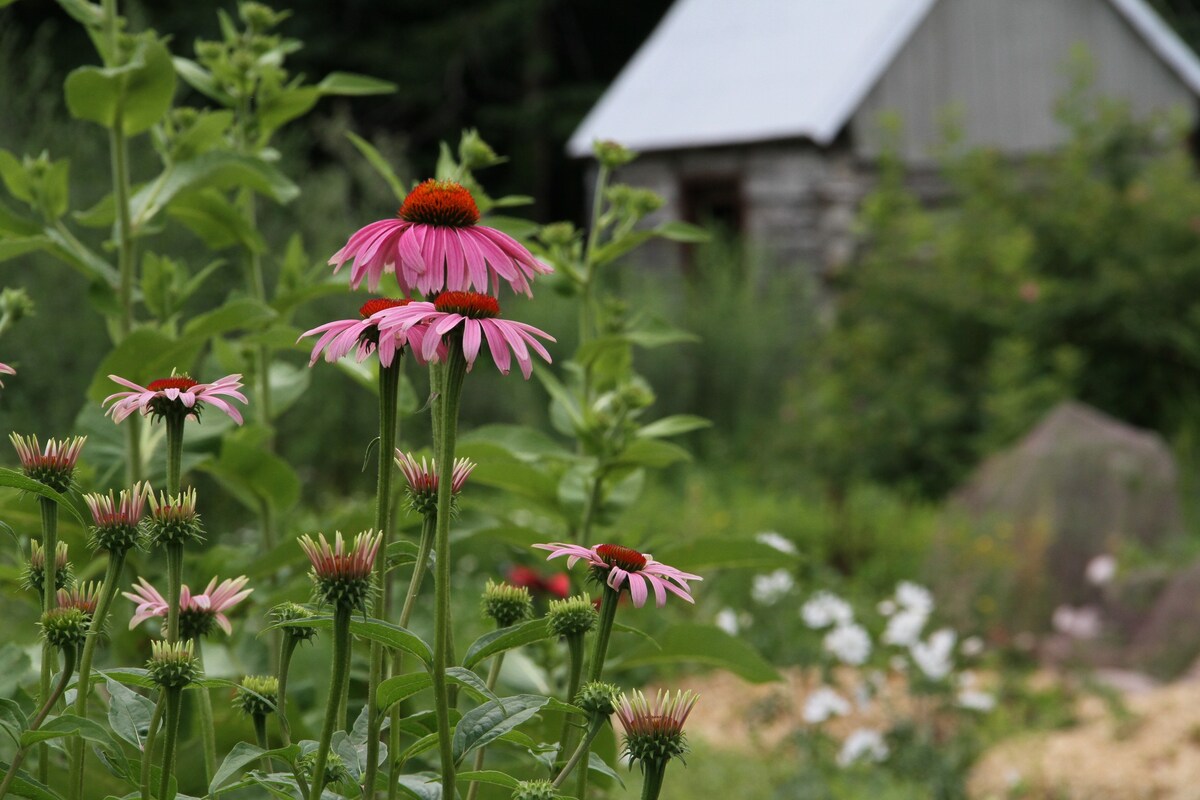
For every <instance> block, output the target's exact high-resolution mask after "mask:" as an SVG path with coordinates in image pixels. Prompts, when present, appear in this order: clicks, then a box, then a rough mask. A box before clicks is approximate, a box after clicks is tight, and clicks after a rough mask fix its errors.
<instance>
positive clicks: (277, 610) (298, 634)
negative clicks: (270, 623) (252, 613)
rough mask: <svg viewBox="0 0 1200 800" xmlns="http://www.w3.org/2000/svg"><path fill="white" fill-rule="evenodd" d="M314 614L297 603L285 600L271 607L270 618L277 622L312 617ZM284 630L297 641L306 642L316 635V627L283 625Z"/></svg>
mask: <svg viewBox="0 0 1200 800" xmlns="http://www.w3.org/2000/svg"><path fill="white" fill-rule="evenodd" d="M314 616H316V615H315V614H313V612H312V611H310V610H308V609H307V608H305V607H304V606H302V605H299V604H298V603H292V602H286V603H280V604H279V605H277V606H275V607H274V608H272V609H271V619H273V620H275V622H276V623H279V622H291V621H293V620H298V619H312V618H313V617H314ZM283 630H284V632H285V633H286V634H287V635H288V636H290V637H292V638H293V639H295V640H296V641H298V642H307V641H309V640H310V639H312V638H313V637H314V636H316V635H317V629H316V628H304V627H300V626H299V625H297V626H294V627H293V626H288V627H285V628H284V629H283Z"/></svg>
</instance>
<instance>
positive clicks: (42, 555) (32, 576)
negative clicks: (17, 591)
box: [21, 541, 75, 595]
mask: <svg viewBox="0 0 1200 800" xmlns="http://www.w3.org/2000/svg"><path fill="white" fill-rule="evenodd" d="M54 553H55V555H54V588H55V590H58V589H66V588H68V587H70V586H71V584H73V583H74V582H75V576H74V575H72V574H71V562H70V561H67V543H66V542H58V544H57V545H56V546H55V548H54ZM21 586H22V587H24V588H26V589H29V590H30V591H32V592H35V593H37V594H39V595H40V594H41V593H42V590H43V588H44V587H45V586H46V551H45V550H44V549H42V544H41V542H37V541H34V542H30V543H29V563H28V564H26V565H25V569H24V570H22V571H21Z"/></svg>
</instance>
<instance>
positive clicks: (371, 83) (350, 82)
mask: <svg viewBox="0 0 1200 800" xmlns="http://www.w3.org/2000/svg"><path fill="white" fill-rule="evenodd" d="M397 88H398V87H397V86H396V84H394V83H392V82H391V81H384V80H380V79H379V78H372V77H369V76H367V75H358V74H356V73H353V72H331V73H329V74H328V75H326V76H325V78H324V79H323V80H322V81H321V82H320V83H318V84H317V91H319V92H320V93H321V94H334V95H345V96H349V97H364V96H367V95H372V94H391V93H392V92H394V91H396V89H397Z"/></svg>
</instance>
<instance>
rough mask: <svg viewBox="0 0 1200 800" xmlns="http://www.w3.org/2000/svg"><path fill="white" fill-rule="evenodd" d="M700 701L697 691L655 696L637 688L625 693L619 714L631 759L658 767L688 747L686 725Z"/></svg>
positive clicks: (646, 766) (661, 693)
mask: <svg viewBox="0 0 1200 800" xmlns="http://www.w3.org/2000/svg"><path fill="white" fill-rule="evenodd" d="M695 705H696V695H695V694H694V693H693V692H690V691H688V692H676V693H675V694H674V695H672V694H671V693H670V692H664V691H662V690H661V689H660V690H659V692H658V694H657V695H655V697H654V700H653V701H650V700H647V699H646V696H645V695H644V694H642V693H641V692H639V691H637V690H636V689H635V690H634V691H633V692H631V693H630V694H627V695H624V694H623V695H621V699H620V703H619V704H618V706H617V718H618V719H619V720H621V726H622V727H623V728H624V729H625V748H624V753H625V755H626V756H628V757H629V760H630V761H631V762H638V761H640V762H642V768H643V769H646V770H657V769H660V768H663V767H665V765H666V763H667V762H668V761H669V760H671V759H672V758H678V757H679V756H682V755H684V754H685V753H687V751H688V745H687V738H686V737H685V736H684V734H683V725H684V723H685V722H687V718H688V715H689V714H691V713H692V708H693V707H694V706H695Z"/></svg>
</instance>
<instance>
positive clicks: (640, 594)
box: [534, 542, 704, 608]
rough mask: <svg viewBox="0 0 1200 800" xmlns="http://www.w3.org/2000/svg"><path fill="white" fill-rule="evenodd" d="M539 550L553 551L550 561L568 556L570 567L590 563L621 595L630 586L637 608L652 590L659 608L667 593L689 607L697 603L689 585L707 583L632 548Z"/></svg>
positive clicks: (603, 546) (544, 547)
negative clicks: (583, 562)
mask: <svg viewBox="0 0 1200 800" xmlns="http://www.w3.org/2000/svg"><path fill="white" fill-rule="evenodd" d="M534 547H535V548H537V549H539V550H549V551H550V555H549V556H547V557H546V560H547V561H549V560H550V559H552V558H558V557H559V556H567V567H573V566H575V562H576V561H581V560H582V561H586V562H587V563H588V566H590V567H591V568H592V569H593V570H594V571H595V573H596V575H597V576H601V577H603V578H604V582H605V583H606V584H607V585H608V586H609V588H611V589H615V590H617V591H620V589H621V587H622V586H623V585H624V584H625V583H626V582H628V584H629V596H630V597H631V598H632V599H633V604H634V605H635V606H637V607H638V608H640V607H641V606H643V605H645V603H646V597H647V594H648V589H647V587H649V589H652V590H653V591H654V598H655V601H656V602H657V604H658V606H659V608H661V607H662V606H663V605H665V604H666V602H667V592H668V591H669V592H671V593H672V594H675V595H678V596H679V597H682V598H683V599H684V600H686V601H688V602H689V603H694V602H695V601H694V600H693V599H692V595H691V589H689V588H688V581H702V580H704V579H703V578H701V577H700V576H699V575H692V574H691V573H690V572H684V571H682V570H679V569H676V568H675V567H671V566H668V565H666V564H663V563H662V562H659V561H655V560H654V558H653V557H652V556H651V555H650V554H649V553H639V552H638V551H637V550H634V549H633V548H632V547H623V546H621V545H619V544H598V545H595V546H593V547H584V546H583V545H579V544H563V543H561V542H551V543H549V544H535V545H534Z"/></svg>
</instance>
